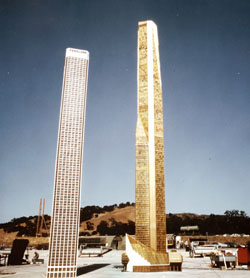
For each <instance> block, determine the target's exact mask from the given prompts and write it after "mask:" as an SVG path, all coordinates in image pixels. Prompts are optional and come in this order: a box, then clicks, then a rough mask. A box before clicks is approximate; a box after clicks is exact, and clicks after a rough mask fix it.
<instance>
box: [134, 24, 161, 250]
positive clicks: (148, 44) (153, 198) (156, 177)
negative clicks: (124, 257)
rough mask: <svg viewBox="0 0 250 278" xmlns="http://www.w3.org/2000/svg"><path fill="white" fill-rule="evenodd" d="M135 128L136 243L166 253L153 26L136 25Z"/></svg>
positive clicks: (158, 84)
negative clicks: (138, 242) (137, 241)
mask: <svg viewBox="0 0 250 278" xmlns="http://www.w3.org/2000/svg"><path fill="white" fill-rule="evenodd" d="M137 51H138V60H137V82H138V84H137V126H136V239H137V240H139V241H140V242H142V243H143V244H145V245H146V246H148V247H151V248H153V249H154V250H156V251H159V252H166V212H165V178H164V145H163V111H162V89H161V73H160V59H159V46H158V31H157V26H156V25H155V23H154V22H153V21H143V22H139V28H138V49H137Z"/></svg>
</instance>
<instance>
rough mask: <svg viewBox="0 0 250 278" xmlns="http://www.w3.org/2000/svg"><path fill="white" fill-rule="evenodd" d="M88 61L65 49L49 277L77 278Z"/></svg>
mask: <svg viewBox="0 0 250 278" xmlns="http://www.w3.org/2000/svg"><path fill="white" fill-rule="evenodd" d="M88 64H89V53H88V51H85V50H79V49H72V48H67V49H66V57H65V65H64V76H63V86H62V99H61V111H60V122H59V132H58V143H57V156H56V167H55V183H54V196H53V208H52V221H51V231H50V247H49V260H48V270H47V278H58V277H76V263H77V248H78V234H79V220H80V194H81V176H82V156H83V142H84V126H85V107H86V96H87V80H88Z"/></svg>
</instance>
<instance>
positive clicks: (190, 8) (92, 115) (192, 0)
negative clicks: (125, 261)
mask: <svg viewBox="0 0 250 278" xmlns="http://www.w3.org/2000/svg"><path fill="white" fill-rule="evenodd" d="M149 19H151V20H153V21H154V22H155V23H156V24H157V26H158V31H159V43H160V60H161V73H162V89H163V100H164V103H163V109H164V135H165V137H164V141H165V174H166V176H165V178H166V211H167V212H172V213H174V212H194V213H206V214H210V213H218V214H223V213H224V212H225V210H231V209H238V210H244V211H245V212H246V213H247V214H248V215H250V202H249V196H250V67H249V62H250V1H248V0H246V1H244V0H238V1H237V0H220V1H218V0H72V1H69V0H67V1H66V0H54V1H53V0H32V1H31V0H1V1H0V223H1V222H6V221H9V220H10V219H12V218H14V217H20V216H30V215H35V214H37V213H38V207H39V200H40V198H45V199H46V209H45V212H46V213H47V214H51V206H52V194H53V183H54V168H55V158H56V146H57V132H58V122H59V109H60V99H61V85H62V77H63V66H64V57H65V49H66V48H67V47H73V48H80V49H86V50H88V51H89V52H90V67H89V84H88V97H87V110H86V129H85V144H84V157H83V182H82V196H81V205H82V206H85V205H109V204H114V203H120V202H127V201H130V202H131V201H132V202H134V198H135V197H134V191H135V127H136V105H137V104H136V96H137V92H136V90H137V84H136V82H137V77H136V62H137V61H136V59H137V25H138V21H144V20H149Z"/></svg>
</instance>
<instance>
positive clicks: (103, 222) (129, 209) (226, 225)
mask: <svg viewBox="0 0 250 278" xmlns="http://www.w3.org/2000/svg"><path fill="white" fill-rule="evenodd" d="M166 217H167V232H168V233H174V234H180V227H181V226H193V225H198V226H199V234H200V235H203V236H204V235H207V234H208V235H217V234H220V235H223V234H250V218H249V217H248V216H247V215H246V214H245V213H244V212H239V211H237V210H233V211H226V212H225V214H224V215H214V214H210V215H198V214H193V213H178V214H171V213H170V214H167V215H166ZM37 218H38V217H37V216H30V217H21V218H14V219H12V220H11V221H10V222H8V223H3V224H0V245H1V244H5V245H10V244H11V243H12V241H13V240H14V239H15V238H16V237H22V238H24V237H25V238H28V239H29V240H30V244H31V245H37V244H41V243H46V242H48V241H49V237H48V235H49V231H47V234H46V231H43V236H42V237H38V238H36V237H35V235H36V226H37ZM45 221H46V225H47V227H48V229H49V227H50V216H48V215H45ZM134 232H135V205H134V204H131V203H129V202H127V203H121V204H119V205H117V204H114V205H110V206H104V207H99V206H86V207H84V208H81V214H80V235H124V234H125V233H129V234H134ZM242 237H243V236H242ZM245 240H247V237H245ZM248 240H250V238H249V239H248Z"/></svg>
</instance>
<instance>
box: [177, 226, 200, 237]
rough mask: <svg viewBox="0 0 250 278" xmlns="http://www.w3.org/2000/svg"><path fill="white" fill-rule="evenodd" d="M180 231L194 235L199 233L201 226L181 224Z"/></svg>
mask: <svg viewBox="0 0 250 278" xmlns="http://www.w3.org/2000/svg"><path fill="white" fill-rule="evenodd" d="M180 231H181V233H183V234H189V235H191V234H192V235H194V234H198V233H199V226H181V227H180Z"/></svg>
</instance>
